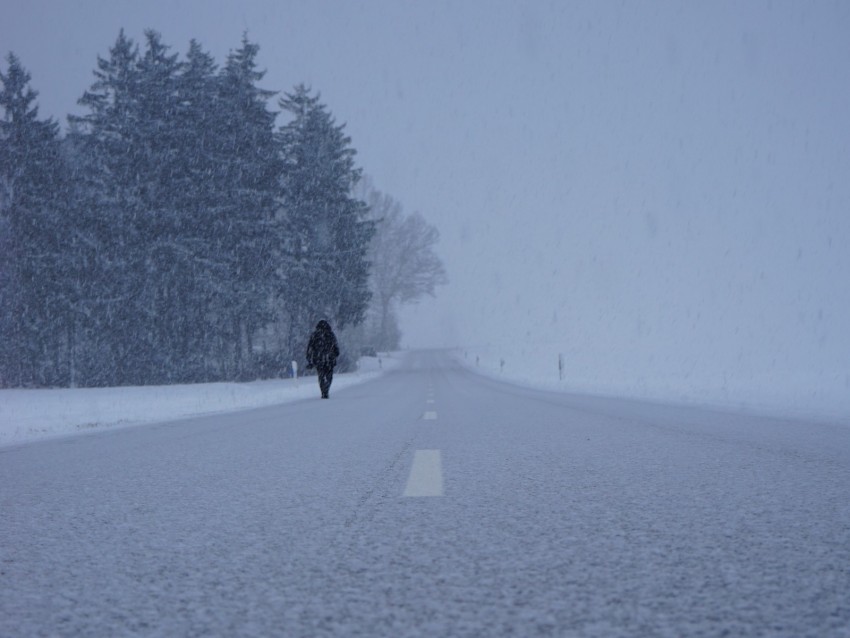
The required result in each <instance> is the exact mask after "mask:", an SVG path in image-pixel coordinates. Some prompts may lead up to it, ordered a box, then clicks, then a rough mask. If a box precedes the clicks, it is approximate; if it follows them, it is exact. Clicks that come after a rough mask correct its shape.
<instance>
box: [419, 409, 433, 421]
mask: <svg viewBox="0 0 850 638" xmlns="http://www.w3.org/2000/svg"><path fill="white" fill-rule="evenodd" d="M422 419H423V420H425V421H436V420H437V413H436V412H433V411H428V412H426V413H425V414H423V415H422Z"/></svg>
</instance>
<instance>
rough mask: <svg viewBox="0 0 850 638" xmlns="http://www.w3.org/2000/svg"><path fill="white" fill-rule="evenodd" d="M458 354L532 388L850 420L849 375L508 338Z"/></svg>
mask: <svg viewBox="0 0 850 638" xmlns="http://www.w3.org/2000/svg"><path fill="white" fill-rule="evenodd" d="M456 358H457V359H458V361H460V362H461V363H462V364H464V365H466V366H467V367H469V368H470V369H473V370H476V371H477V372H478V373H480V374H485V375H488V376H492V377H494V378H498V379H500V380H503V381H508V382H511V383H515V384H518V385H523V386H527V387H532V388H539V389H545V390H553V391H562V392H571V393H577V394H591V395H600V396H610V397H620V398H631V399H639V400H647V401H654V402H661V403H669V404H684V405H693V406H702V407H710V408H719V409H723V410H732V411H736V412H747V413H753V414H764V415H773V416H786V417H793V418H806V419H812V418H813V419H819V420H830V421H841V422H847V423H850V375H826V374H825V373H823V372H812V371H810V370H799V371H798V372H797V373H796V375H789V374H787V373H784V372H783V373H782V374H771V373H769V372H764V371H761V372H760V371H758V370H750V369H748V368H747V366H746V365H744V364H741V365H739V366H738V367H737V368H734V367H732V366H730V368H729V369H734V370H735V372H734V373H729V372H719V369H718V367H717V366H716V365H715V363H716V362H711V361H697V360H694V359H693V358H690V359H689V358H688V357H686V356H682V357H680V358H679V359H678V360H670V359H669V358H668V359H666V360H665V361H663V362H661V361H657V360H656V357H655V356H654V355H653V354H652V353H641V352H637V351H634V350H633V351H629V352H624V351H621V350H619V349H613V348H612V349H610V350H594V351H591V350H582V349H580V348H575V347H570V346H566V345H564V344H561V343H557V342H536V343H535V342H530V341H517V340H514V341H511V340H507V339H506V340H504V341H502V342H500V343H499V344H498V345H493V344H488V345H483V346H475V347H468V348H459V349H458V350H457V352H456ZM559 361H560V369H559ZM662 364H663V365H662Z"/></svg>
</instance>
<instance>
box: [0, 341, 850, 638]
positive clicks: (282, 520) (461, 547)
mask: <svg viewBox="0 0 850 638" xmlns="http://www.w3.org/2000/svg"><path fill="white" fill-rule="evenodd" d="M317 395H318V390H317ZM42 635H43V636H119V635H120V636H127V635H152V636H209V635H222V636H224V635H227V636H272V635H281V636H420V635H421V636H502V635H516V636H537V635H540V636H702V635H704V636H720V635H731V636H794V637H799V636H818V637H824V636H850V429H848V427H847V426H842V425H829V424H816V423H806V422H797V421H783V420H775V419H773V420H772V419H766V418H757V417H748V416H741V415H731V414H722V413H715V412H709V411H700V410H695V409H686V408H682V407H665V406H654V405H649V404H641V403H636V402H627V401H615V400H606V399H592V398H586V397H576V396H568V395H560V394H550V393H543V392H536V391H532V390H526V389H519V388H515V387H512V386H509V385H505V384H501V383H498V382H496V381H493V380H489V379H485V378H482V377H479V376H476V375H475V374H472V373H470V372H468V371H466V370H464V369H462V368H460V367H459V366H458V365H457V364H455V363H453V362H452V360H451V359H450V358H449V357H448V356H447V355H446V354H443V353H439V352H426V353H413V354H411V356H410V357H409V359H408V361H407V363H406V364H405V365H404V366H403V367H402V368H400V369H399V370H397V371H395V372H392V373H388V374H387V375H385V376H384V377H382V378H380V379H378V380H376V381H373V382H369V383H366V384H363V385H360V386H355V387H351V388H348V389H346V390H343V391H340V392H337V393H335V392H334V391H333V389H331V399H330V400H328V401H322V400H320V399H319V398H318V396H317V398H316V399H314V400H308V401H302V402H298V403H292V404H287V405H281V406H277V407H271V408H264V409H257V410H251V411H245V412H239V413H232V414H225V415H218V416H211V417H204V418H197V419H187V420H181V421H174V422H170V423H161V424H155V425H148V426H140V427H135V428H129V429H124V430H116V431H112V432H110V431H106V432H103V433H100V434H96V435H90V436H78V437H71V438H66V439H59V440H52V441H46V442H40V443H32V444H27V445H20V446H17V447H9V448H6V449H2V450H0V636H22V637H24V636H27V637H28V636H42Z"/></svg>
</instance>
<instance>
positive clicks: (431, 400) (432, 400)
mask: <svg viewBox="0 0 850 638" xmlns="http://www.w3.org/2000/svg"><path fill="white" fill-rule="evenodd" d="M426 403H434V399H428V400H427V401H426Z"/></svg>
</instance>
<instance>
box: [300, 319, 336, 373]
mask: <svg viewBox="0 0 850 638" xmlns="http://www.w3.org/2000/svg"><path fill="white" fill-rule="evenodd" d="M338 357H339V344H337V341H336V335H335V334H334V332H333V330H331V325H330V324H329V323H328V322H327V321H325V320H324V319H322V320H321V321H320V322H319V323H318V324H316V329H315V330H314V331H313V334H311V335H310V342H309V343H308V344H307V363H308V364H309V365H311V366H315V367H316V368H333V367H334V366H335V365H336V360H337V358H338Z"/></svg>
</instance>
